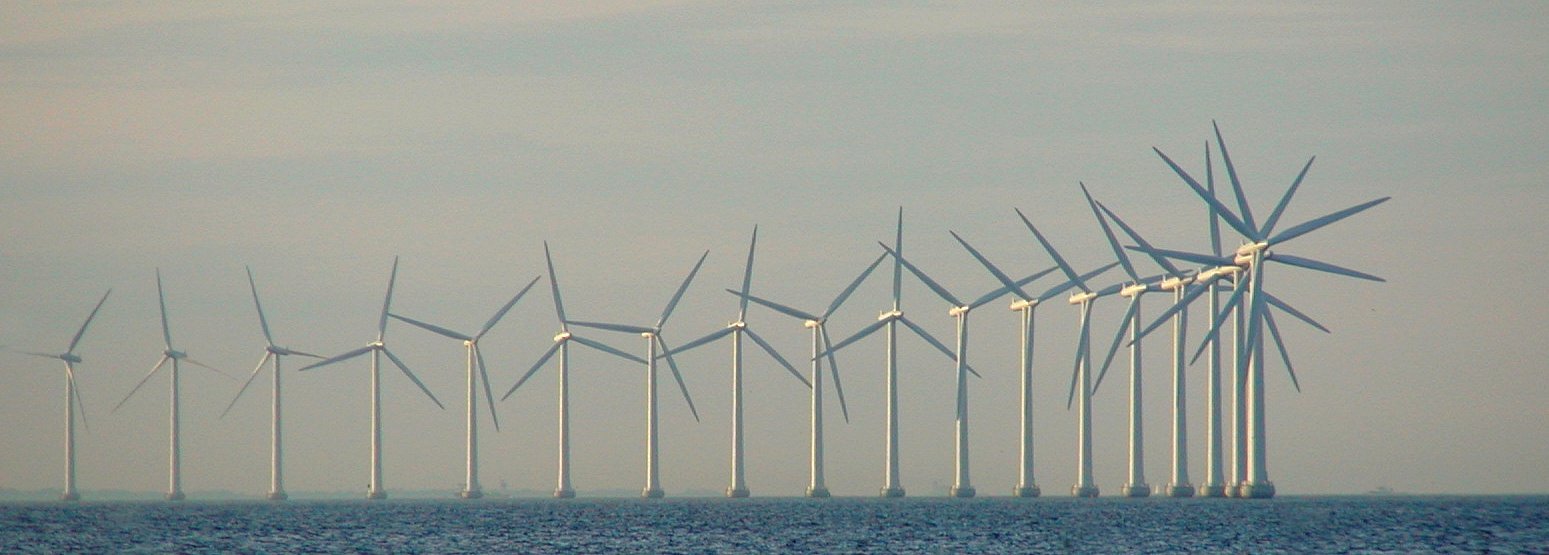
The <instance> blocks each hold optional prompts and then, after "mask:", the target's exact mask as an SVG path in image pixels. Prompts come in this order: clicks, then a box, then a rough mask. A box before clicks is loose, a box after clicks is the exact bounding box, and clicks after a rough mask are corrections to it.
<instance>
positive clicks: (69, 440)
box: [22, 289, 113, 501]
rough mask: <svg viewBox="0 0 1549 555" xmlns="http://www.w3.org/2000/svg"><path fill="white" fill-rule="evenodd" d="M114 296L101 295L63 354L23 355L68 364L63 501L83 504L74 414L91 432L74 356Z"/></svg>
mask: <svg viewBox="0 0 1549 555" xmlns="http://www.w3.org/2000/svg"><path fill="white" fill-rule="evenodd" d="M111 294H113V290H112V289H109V290H108V292H107V293H103V294H102V300H99V301H97V306H96V307H94V308H92V309H91V314H89V315H87V316H86V321H85V322H84V323H82V324H81V329H79V330H77V331H76V332H75V337H72V338H70V346H69V347H66V348H65V352H64V354H57V355H56V354H49V353H39V352H32V351H22V354H25V355H31V356H35V357H41V358H49V359H55V360H59V361H63V362H64V363H65V488H64V491H63V492H61V493H60V494H59V500H60V501H80V500H81V494H80V492H78V491H76V490H75V413H76V411H80V413H81V425H83V426H86V428H87V429H91V427H90V426H89V425H87V422H86V403H84V402H82V401H81V392H80V391H79V386H77V385H76V383H75V365H76V364H79V363H80V362H81V356H80V355H77V354H75V348H76V347H78V346H80V344H81V337H83V336H85V335H86V327H87V326H90V325H91V321H92V320H93V319H95V318H96V317H97V311H99V310H102V303H105V302H108V295H111Z"/></svg>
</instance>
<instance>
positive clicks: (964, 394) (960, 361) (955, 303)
mask: <svg viewBox="0 0 1549 555" xmlns="http://www.w3.org/2000/svg"><path fill="white" fill-rule="evenodd" d="M950 233H952V237H953V238H955V239H957V241H958V243H961V244H962V245H963V247H965V248H967V249H968V251H969V252H971V253H973V254H974V256H975V257H978V251H976V250H974V248H973V247H971V246H969V245H968V243H967V242H966V241H963V238H962V237H959V236H958V234H957V233H956V232H950ZM882 249H883V250H885V251H887V254H888V255H889V256H892V257H893V259H894V260H896V261H898V263H899V264H902V265H903V267H904V268H905V269H908V270H909V273H911V274H914V277H915V278H918V279H919V280H920V282H922V283H924V284H925V286H926V287H927V288H929V289H930V290H931V291H932V292H934V293H936V295H937V296H939V297H941V299H942V300H944V301H946V302H947V303H948V304H949V305H950V306H951V308H949V309H948V310H947V314H948V315H950V316H952V317H953V318H954V319H956V320H957V341H956V345H957V350H956V352H955V353H954V354H953V356H952V359H953V361H954V362H955V364H956V370H957V416H956V418H955V420H956V424H957V428H956V430H955V434H956V435H955V439H956V441H955V442H954V453H953V454H954V455H955V459H954V461H955V464H954V467H953V468H954V472H953V475H952V490H951V495H952V497H973V496H974V487H973V485H972V484H971V483H970V481H969V473H968V372H969V368H968V313H969V312H970V311H972V310H973V309H975V308H978V307H980V306H983V305H984V304H985V303H988V302H990V301H993V300H995V299H999V298H1001V297H1003V296H1005V295H1006V294H1007V293H1010V292H1011V291H1013V290H1016V291H1018V292H1021V286H1022V285H1024V284H1027V283H1031V282H1032V281H1033V280H1035V279H1038V278H1040V277H1043V276H1045V275H1047V274H1048V273H1049V272H1053V271H1054V268H1049V269H1047V270H1044V271H1041V272H1038V273H1035V274H1033V275H1031V276H1028V277H1026V278H1024V279H1023V280H1021V281H1020V282H1016V283H1010V284H1006V285H1003V286H1001V287H1000V288H999V289H995V290H993V291H990V292H989V293H985V294H984V295H982V296H980V297H979V298H977V299H974V300H973V302H968V303H965V302H963V301H961V300H958V298H957V297H956V296H953V295H952V293H951V292H949V291H947V290H946V289H945V288H943V287H942V286H941V285H940V284H938V283H936V280H933V279H931V278H930V276H928V275H926V274H925V272H923V271H921V270H920V269H919V267H917V266H915V265H914V264H912V263H910V262H909V260H908V259H906V258H904V256H903V255H901V254H898V253H897V252H895V251H893V249H890V248H888V247H887V245H882ZM981 260H982V258H981ZM997 271H998V270H997ZM997 277H1005V276H1004V274H1002V275H1001V276H997ZM1006 281H1010V278H1007V279H1006ZM1022 295H1023V296H1024V297H1025V296H1026V293H1022Z"/></svg>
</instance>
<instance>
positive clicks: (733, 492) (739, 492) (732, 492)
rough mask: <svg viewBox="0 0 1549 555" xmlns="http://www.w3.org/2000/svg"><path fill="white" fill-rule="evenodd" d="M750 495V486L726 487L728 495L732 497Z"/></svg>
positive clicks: (737, 497) (738, 497)
mask: <svg viewBox="0 0 1549 555" xmlns="http://www.w3.org/2000/svg"><path fill="white" fill-rule="evenodd" d="M748 495H750V493H749V492H748V488H726V496H727V497H730V498H732V499H742V498H744V497H747V496H748Z"/></svg>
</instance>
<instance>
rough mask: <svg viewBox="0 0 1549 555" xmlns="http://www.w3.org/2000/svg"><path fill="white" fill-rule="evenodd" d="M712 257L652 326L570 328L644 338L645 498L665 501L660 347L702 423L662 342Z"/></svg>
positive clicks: (669, 350) (687, 280) (603, 324)
mask: <svg viewBox="0 0 1549 555" xmlns="http://www.w3.org/2000/svg"><path fill="white" fill-rule="evenodd" d="M707 256H710V251H705V253H704V254H703V255H701V256H700V257H699V262H696V263H694V269H693V270H690V271H689V273H688V276H687V277H685V278H683V284H682V285H679V286H678V291H677V292H676V293H673V295H672V300H671V301H668V302H667V308H665V309H663V310H662V315H661V317H660V318H658V319H657V320H656V324H655V325H652V326H634V325H629V324H613V323H607V322H583V321H578V320H571V321H570V323H571V324H575V325H577V326H583V327H588V328H595V329H600V330H608V331H617V332H623V333H637V334H640V337H642V338H645V398H646V403H645V420H646V441H645V488H644V489H643V490H641V492H640V495H641V496H642V497H646V498H650V499H656V498H660V497H662V496H663V495H664V494H663V493H662V487H661V465H660V464H659V463H660V459H659V456H658V455H659V453H658V450H657V435H656V423H657V416H656V359H657V358H659V357H658V356H657V355H656V348H657V346H660V347H661V349H662V355H661V356H663V357H666V358H667V366H668V368H670V369H671V370H672V377H673V379H675V380H677V382H678V390H679V391H682V392H683V400H684V401H687V402H688V410H689V411H690V412H692V413H693V414H694V421H695V422H698V421H699V410H698V409H695V408H694V399H693V398H692V397H689V394H688V386H687V385H684V383H683V374H682V373H681V372H678V363H677V361H675V360H673V358H672V348H670V347H668V346H667V342H666V340H664V339H662V326H663V325H665V324H666V323H667V317H669V316H672V309H674V308H677V306H678V301H680V300H682V299H683V293H684V292H686V291H688V285H689V283H692V282H693V281H694V275H695V274H698V273H699V267H700V266H703V265H704V263H705V257H707Z"/></svg>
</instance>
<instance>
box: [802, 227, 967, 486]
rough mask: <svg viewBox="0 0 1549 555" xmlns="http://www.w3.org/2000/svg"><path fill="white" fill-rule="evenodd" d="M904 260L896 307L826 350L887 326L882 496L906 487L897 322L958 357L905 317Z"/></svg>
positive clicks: (896, 271) (896, 262)
mask: <svg viewBox="0 0 1549 555" xmlns="http://www.w3.org/2000/svg"><path fill="white" fill-rule="evenodd" d="M892 249H893V251H894V252H897V253H899V254H902V253H903V249H904V209H903V208H902V207H900V208H899V209H898V231H897V234H896V235H895V237H894V242H893V247H892ZM900 260H901V259H900V258H898V257H894V258H893V309H892V310H891V311H888V312H883V313H882V314H880V315H878V316H877V321H876V322H875V323H872V324H870V325H868V326H866V327H864V328H861V329H860V331H857V332H855V334H854V335H851V336H850V337H847V338H845V339H844V340H843V341H840V342H838V343H836V344H834V345H833V346H831V347H829V348H828V350H827V351H824V353H823V354H825V355H826V354H828V353H832V352H834V351H837V350H839V349H843V348H844V347H845V346H847V345H849V344H851V343H854V342H856V341H859V340H861V339H862V338H864V337H866V336H868V335H871V334H872V333H875V332H876V331H877V330H879V329H882V328H884V327H886V328H887V364H886V368H887V453H886V459H887V466H886V467H885V472H884V474H883V484H882V491H881V495H882V497H903V496H904V487H903V485H902V483H901V482H900V480H899V476H898V326H897V324H899V323H902V324H903V325H904V326H905V327H907V328H909V331H912V332H914V334H915V335H917V336H919V337H920V339H923V340H925V342H926V343H929V344H930V345H931V346H932V347H935V348H936V350H937V351H940V352H941V354H943V355H946V356H947V358H955V357H954V355H953V354H952V351H951V350H949V349H947V346H946V345H943V344H941V341H939V340H937V339H936V338H935V337H932V336H931V334H930V333H929V332H927V331H925V328H922V327H920V326H919V325H918V324H915V323H914V322H913V321H910V320H909V319H908V318H906V317H904V312H903V309H902V303H901V301H902V291H903V271H904V270H903V263H902V262H900Z"/></svg>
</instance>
